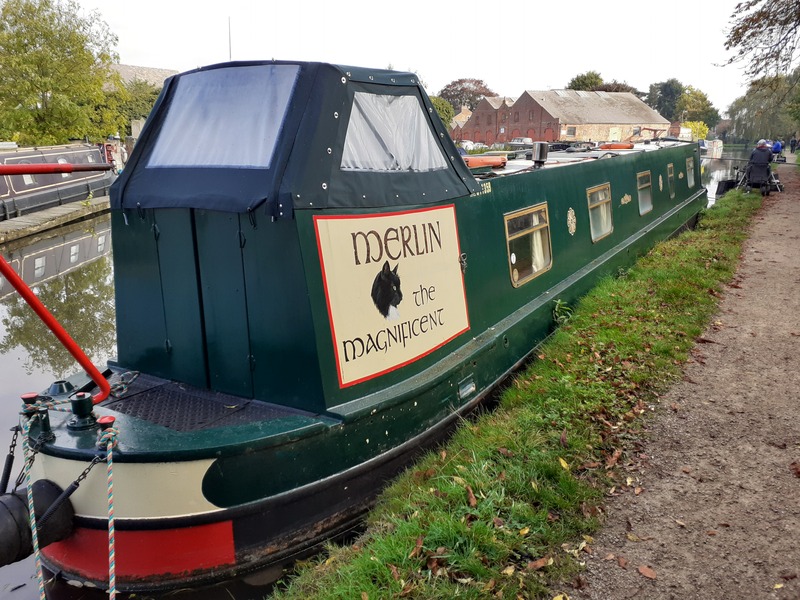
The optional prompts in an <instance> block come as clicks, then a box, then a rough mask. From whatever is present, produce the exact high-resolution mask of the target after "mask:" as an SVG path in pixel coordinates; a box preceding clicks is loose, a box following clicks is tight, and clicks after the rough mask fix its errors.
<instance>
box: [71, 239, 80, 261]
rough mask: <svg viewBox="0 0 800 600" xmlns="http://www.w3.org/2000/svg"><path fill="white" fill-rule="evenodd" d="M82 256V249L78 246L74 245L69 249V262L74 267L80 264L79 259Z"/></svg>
mask: <svg viewBox="0 0 800 600" xmlns="http://www.w3.org/2000/svg"><path fill="white" fill-rule="evenodd" d="M80 255H81V247H80V246H79V245H78V244H73V245H72V246H70V247H69V262H70V264H71V265H74V264H75V263H76V262H78V259H79V258H80Z"/></svg>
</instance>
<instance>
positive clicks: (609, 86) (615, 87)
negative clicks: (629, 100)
mask: <svg viewBox="0 0 800 600" xmlns="http://www.w3.org/2000/svg"><path fill="white" fill-rule="evenodd" d="M594 91H595V92H629V93H631V94H633V95H634V96H636V97H637V98H639V99H641V100H643V99H644V97H645V96H646V95H647V94H645V93H644V92H641V91H639V90H637V89H636V88H635V87H633V86H632V85H628V84H627V83H625V82H624V81H623V82H621V83H620V82H619V81H617V80H616V79H614V80H612V81H611V82H610V83H604V84H603V85H598V86H597V87H595V88H594Z"/></svg>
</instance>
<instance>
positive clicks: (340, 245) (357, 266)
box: [314, 205, 469, 387]
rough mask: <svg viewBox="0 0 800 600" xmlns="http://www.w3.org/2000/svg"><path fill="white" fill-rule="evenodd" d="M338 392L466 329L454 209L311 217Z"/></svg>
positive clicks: (416, 356)
mask: <svg viewBox="0 0 800 600" xmlns="http://www.w3.org/2000/svg"><path fill="white" fill-rule="evenodd" d="M314 228H315V231H316V236H317V246H318V248H319V255H320V263H321V266H322V277H323V285H324V288H325V299H326V302H327V307H328V318H329V320H330V326H331V332H332V335H333V344H334V354H335V356H336V365H337V370H338V376H339V385H340V387H348V386H351V385H355V384H356V383H360V382H362V381H366V380H369V379H372V378H374V377H377V376H379V375H382V374H384V373H388V372H390V371H393V370H395V369H398V368H400V367H402V366H404V365H407V364H409V363H411V362H414V361H415V360H418V359H420V358H422V357H423V356H426V355H427V354H430V353H431V352H433V351H434V350H436V349H437V348H440V347H441V346H443V345H444V344H446V343H447V342H449V341H450V340H452V339H453V338H455V337H457V336H458V335H460V334H462V333H464V332H465V331H467V330H468V329H469V317H468V313H467V300H466V295H465V293H464V278H463V275H462V271H461V261H460V255H461V253H460V246H459V242H458V229H457V225H456V214H455V207H454V206H453V205H448V206H439V207H434V208H428V209H420V210H412V211H402V212H392V213H380V214H371V215H334V216H322V215H320V216H316V217H314Z"/></svg>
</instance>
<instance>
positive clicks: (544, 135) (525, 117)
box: [458, 90, 670, 145]
mask: <svg viewBox="0 0 800 600" xmlns="http://www.w3.org/2000/svg"><path fill="white" fill-rule="evenodd" d="M669 125H670V123H669V121H668V120H667V119H665V118H664V117H662V116H661V115H659V114H658V112H656V111H655V110H653V109H652V108H650V107H649V106H647V104H645V103H644V102H642V101H641V100H640V99H639V98H637V97H636V96H635V95H633V94H631V93H629V92H586V91H576V90H550V91H532V90H526V91H525V92H523V93H522V95H521V96H520V97H519V98H516V99H514V98H506V97H501V96H498V97H494V98H484V99H482V100H481V101H480V102H479V103H478V106H476V107H475V110H474V111H473V113H472V116H471V117H470V118H469V120H468V121H467V122H466V123H464V125H463V126H462V127H461V129H460V131H459V132H458V134H459V136H460V139H465V140H472V141H473V142H483V143H485V144H489V145H491V144H493V143H495V142H498V143H502V142H509V141H511V140H512V139H513V138H515V137H529V138H532V139H533V140H536V141H544V142H554V141H566V142H571V141H622V140H638V139H648V138H653V137H655V135H656V133H657V132H658V133H659V134H660V135H664V134H666V132H667V129H668V128H669Z"/></svg>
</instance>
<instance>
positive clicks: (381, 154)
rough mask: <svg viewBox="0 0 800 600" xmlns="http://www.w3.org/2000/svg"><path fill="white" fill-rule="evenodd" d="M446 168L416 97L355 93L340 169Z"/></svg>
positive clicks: (396, 169) (412, 169)
mask: <svg viewBox="0 0 800 600" xmlns="http://www.w3.org/2000/svg"><path fill="white" fill-rule="evenodd" d="M447 167H448V163H447V160H446V159H445V156H444V154H443V153H442V151H441V149H440V147H439V143H438V141H437V140H436V138H435V137H434V134H433V131H432V130H431V127H430V122H429V121H428V117H427V115H426V114H425V111H424V110H423V108H422V105H421V104H420V103H419V100H417V97H416V96H409V95H405V96H391V95H388V94H370V93H367V92H356V93H355V95H354V97H353V109H352V111H351V112H350V122H349V123H348V124H347V134H346V135H345V139H344V152H343V153H342V164H341V168H342V169H343V170H346V171H439V170H442V169H446V168H447Z"/></svg>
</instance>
